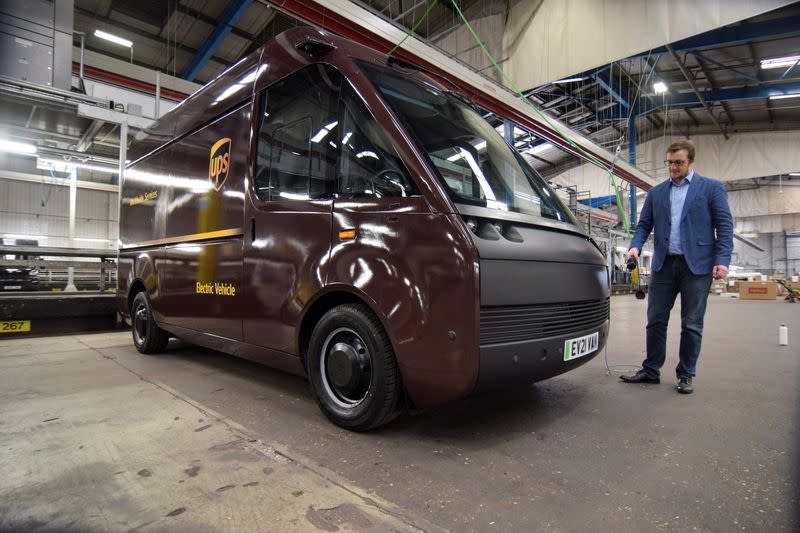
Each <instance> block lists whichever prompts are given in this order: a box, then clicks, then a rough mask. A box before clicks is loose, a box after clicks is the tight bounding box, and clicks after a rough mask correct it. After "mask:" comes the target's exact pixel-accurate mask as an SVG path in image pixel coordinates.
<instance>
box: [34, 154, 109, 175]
mask: <svg viewBox="0 0 800 533" xmlns="http://www.w3.org/2000/svg"><path fill="white" fill-rule="evenodd" d="M74 167H77V168H85V169H87V170H96V171H98V172H108V173H109V174H118V173H119V168H116V167H105V166H101V165H90V164H88V163H82V162H79V161H64V160H63V159H62V160H59V159H44V158H41V157H40V158H38V159H37V160H36V168H38V169H40V170H53V171H55V172H72V169H73V168H74Z"/></svg>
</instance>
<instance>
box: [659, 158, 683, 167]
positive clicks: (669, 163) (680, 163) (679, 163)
mask: <svg viewBox="0 0 800 533" xmlns="http://www.w3.org/2000/svg"><path fill="white" fill-rule="evenodd" d="M685 163H686V161H684V160H683V159H676V160H675V161H670V160H669V159H665V160H664V166H666V167H671V166H676V167H682V166H683V165H684V164H685Z"/></svg>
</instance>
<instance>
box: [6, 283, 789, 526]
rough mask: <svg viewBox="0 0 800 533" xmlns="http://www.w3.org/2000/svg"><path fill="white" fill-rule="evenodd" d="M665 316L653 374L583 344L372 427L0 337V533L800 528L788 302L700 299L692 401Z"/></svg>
mask: <svg viewBox="0 0 800 533" xmlns="http://www.w3.org/2000/svg"><path fill="white" fill-rule="evenodd" d="M645 306H646V303H645V302H644V301H638V300H635V299H634V298H633V297H632V296H617V297H614V299H613V300H612V335H611V340H610V345H609V349H608V359H609V363H610V364H612V365H630V364H638V363H639V362H640V361H641V358H642V355H643V352H644V335H643V331H644V329H643V328H644V316H643V315H644V310H645ZM678 308H679V305H676V310H675V312H674V314H673V318H672V320H673V326H674V327H673V328H672V330H671V331H672V332H673V334H672V335H671V338H670V349H669V351H668V360H667V366H666V370H665V373H664V376H663V379H662V383H661V384H660V385H650V386H645V385H629V384H624V383H622V382H620V381H619V379H618V377H617V376H618V374H619V371H621V370H627V368H623V367H621V366H620V367H615V368H614V369H613V370H614V372H612V373H611V374H610V375H609V374H608V373H607V372H606V369H605V366H604V358H603V354H600V355H599V356H598V357H596V358H595V359H594V360H592V361H591V362H589V363H588V364H587V365H584V366H583V367H581V368H579V369H577V370H576V371H574V372H572V373H570V374H566V375H563V376H560V377H558V378H554V379H551V380H548V381H545V382H542V383H538V384H535V385H533V386H531V387H528V388H525V389H522V390H515V391H508V392H505V393H501V394H493V395H488V396H482V397H476V398H470V399H467V400H464V401H461V402H456V403H453V404H450V405H447V406H444V407H442V408H439V409H434V410H429V411H424V412H419V413H412V414H407V415H404V416H402V417H401V418H399V419H398V420H396V421H395V422H394V423H392V424H391V425H390V426H388V427H386V428H383V429H381V430H378V431H375V432H372V433H368V434H355V433H349V432H346V431H343V430H341V429H339V428H337V427H335V426H333V425H332V424H330V423H329V422H328V421H327V419H325V418H324V416H323V415H322V414H321V413H320V412H319V411H318V409H317V407H316V404H315V403H314V401H313V399H312V398H311V396H310V393H309V390H308V385H307V383H306V382H305V381H304V380H302V379H299V378H296V377H293V376H289V375H286V374H283V373H280V372H277V371H273V370H271V369H268V368H265V367H261V366H258V365H255V364H253V363H250V362H248V361H244V360H239V359H236V358H233V357H230V356H226V355H224V354H220V353H217V352H213V351H209V350H204V349H199V348H196V347H193V346H190V345H186V344H182V343H179V342H175V341H173V342H172V344H171V345H170V347H169V348H168V351H167V353H165V354H162V355H159V356H143V355H140V354H139V353H138V352H136V351H135V349H134V348H133V345H132V343H131V340H130V336H129V333H127V332H118V333H111V334H95V335H78V336H63V337H50V338H40V339H25V338H20V339H9V340H0V405H2V408H0V450H2V454H0V472H2V476H1V477H0V531H7V530H20V529H22V530H56V531H64V530H75V531H109V530H110V531H127V530H134V529H135V530H137V531H148V530H149V531H188V530H191V531H315V530H322V531H336V530H341V531H408V530H411V531H413V530H424V531H435V530H438V529H444V530H451V531H589V530H598V529H599V530H603V531H687V530H689V531H695V530H696V531H797V529H798V527H797V524H799V523H800V499H799V498H798V497H799V496H800V475H799V474H800V466H799V463H798V455H799V453H798V452H800V425H799V424H798V422H799V421H800V387H799V384H800V379H799V378H800V348H798V346H800V305H792V304H788V303H783V302H780V301H775V302H761V301H740V300H732V299H727V298H724V297H718V296H711V297H710V301H709V309H708V314H707V317H706V331H705V337H704V347H703V353H702V355H701V359H700V363H699V366H698V378H697V380H696V388H697V390H696V392H695V393H694V394H693V395H689V396H683V395H679V394H677V393H676V392H675V389H674V377H673V376H672V368H674V365H675V364H676V363H677V354H676V352H677V340H678V335H677V334H678V331H679V315H678V312H679V311H678ZM781 322H783V323H786V325H787V326H788V327H789V335H790V346H788V347H786V346H784V347H779V346H778V345H777V337H778V326H779V325H780V323H781Z"/></svg>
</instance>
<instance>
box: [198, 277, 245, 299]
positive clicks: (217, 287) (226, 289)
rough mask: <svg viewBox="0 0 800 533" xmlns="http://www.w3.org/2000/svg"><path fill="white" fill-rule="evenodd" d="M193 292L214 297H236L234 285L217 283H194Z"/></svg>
mask: <svg viewBox="0 0 800 533" xmlns="http://www.w3.org/2000/svg"><path fill="white" fill-rule="evenodd" d="M194 292H195V294H211V295H214V296H236V285H234V284H233V283H223V282H219V281H211V282H207V283H204V282H202V281H196V282H195V287H194Z"/></svg>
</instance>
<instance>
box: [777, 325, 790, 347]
mask: <svg viewBox="0 0 800 533" xmlns="http://www.w3.org/2000/svg"><path fill="white" fill-rule="evenodd" d="M778 344H780V345H781V346H789V328H787V327H786V324H781V327H779V328H778Z"/></svg>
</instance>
